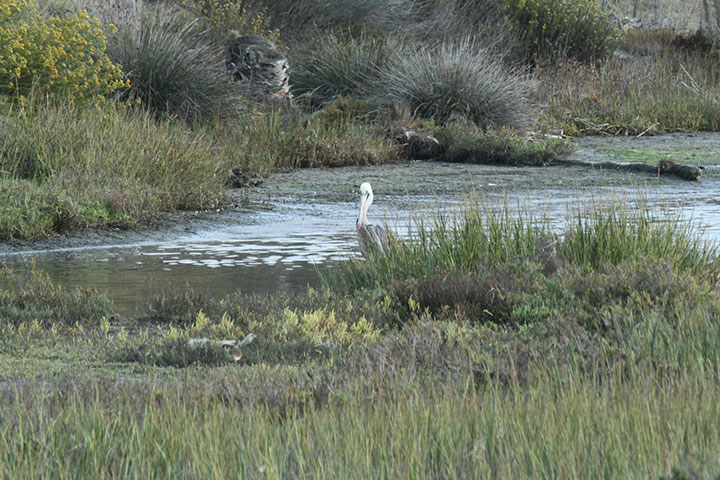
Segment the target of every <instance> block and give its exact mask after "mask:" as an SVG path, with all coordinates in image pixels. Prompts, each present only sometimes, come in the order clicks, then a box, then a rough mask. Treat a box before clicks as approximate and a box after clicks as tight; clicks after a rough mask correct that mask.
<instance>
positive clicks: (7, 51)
mask: <svg viewBox="0 0 720 480" xmlns="http://www.w3.org/2000/svg"><path fill="white" fill-rule="evenodd" d="M111 28H112V27H111ZM0 38H2V42H0V93H5V94H11V95H18V96H20V98H23V97H24V96H25V95H27V93H28V92H29V90H30V89H31V88H33V86H36V87H37V88H39V89H41V90H42V91H47V92H52V93H60V94H65V95H67V96H69V97H70V98H73V99H85V98H89V97H100V96H102V95H106V94H108V93H111V92H113V91H115V90H117V89H118V88H121V87H123V86H128V85H127V82H126V81H125V80H124V77H123V73H122V70H121V68H120V66H118V65H115V64H114V63H112V62H111V61H110V60H109V59H108V57H107V55H106V54H105V48H106V45H107V41H106V38H105V34H104V32H103V30H102V28H101V25H100V22H99V21H98V20H97V19H95V18H91V17H90V16H89V15H88V13H87V12H86V11H82V12H80V13H77V14H75V15H73V16H71V17H68V18H58V17H50V18H48V19H43V18H42V17H41V16H40V13H39V11H38V5H37V2H36V1H35V0H3V1H2V3H0Z"/></svg>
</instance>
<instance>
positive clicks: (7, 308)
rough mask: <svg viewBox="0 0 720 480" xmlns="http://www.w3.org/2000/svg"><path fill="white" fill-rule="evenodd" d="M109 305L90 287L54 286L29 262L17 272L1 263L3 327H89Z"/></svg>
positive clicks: (106, 313) (106, 311) (102, 296)
mask: <svg viewBox="0 0 720 480" xmlns="http://www.w3.org/2000/svg"><path fill="white" fill-rule="evenodd" d="M111 308H112V302H111V301H110V300H109V299H108V298H107V296H105V295H104V294H102V293H100V292H98V291H96V290H94V289H92V288H75V289H65V288H63V287H60V286H58V285H55V284H53V282H52V280H51V279H50V277H49V276H48V275H47V274H46V273H45V272H43V271H41V270H38V269H36V268H35V265H34V264H32V263H31V264H28V265H27V268H26V269H25V270H23V271H19V272H15V271H11V270H9V269H8V268H7V267H5V266H2V265H0V317H1V318H2V321H3V323H4V326H5V325H7V324H10V325H12V326H14V327H20V326H21V325H22V328H31V325H35V326H37V327H43V328H47V327H50V326H52V325H53V324H55V323H58V324H64V325H82V326H92V325H97V324H98V323H99V322H100V319H101V318H102V317H103V316H105V315H108V314H109V312H110V310H111Z"/></svg>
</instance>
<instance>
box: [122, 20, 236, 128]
mask: <svg viewBox="0 0 720 480" xmlns="http://www.w3.org/2000/svg"><path fill="white" fill-rule="evenodd" d="M174 18H175V19H177V18H180V17H175V16H173V15H171V13H170V12H165V11H164V10H157V11H155V12H154V13H148V12H146V11H141V12H138V13H137V15H136V16H135V18H130V19H129V21H128V22H127V23H125V24H121V25H119V26H118V28H119V31H118V34H117V35H116V36H115V37H114V38H113V40H112V42H110V44H109V45H108V54H109V55H110V58H112V59H113V60H114V61H116V62H118V63H120V64H121V65H123V67H124V68H125V70H126V71H127V75H128V77H129V79H130V88H129V89H126V90H125V91H124V92H123V94H122V98H126V99H130V100H137V99H140V100H141V101H142V103H144V104H145V105H147V106H149V107H151V108H153V109H154V110H155V111H156V112H166V113H169V114H174V115H180V116H182V117H185V118H188V119H190V120H198V119H201V118H207V117H210V116H211V115H213V114H215V113H223V114H228V113H230V112H233V111H234V102H233V98H232V95H231V93H230V92H231V85H230V82H229V77H228V76H227V75H226V74H225V72H224V71H223V67H222V64H223V63H222V52H221V51H219V50H217V49H214V48H213V47H211V46H210V44H209V43H207V42H206V40H205V39H204V37H203V35H202V34H200V33H199V32H198V31H197V29H196V28H195V24H194V23H193V22H188V23H184V24H179V25H178V24H176V23H173V19H174Z"/></svg>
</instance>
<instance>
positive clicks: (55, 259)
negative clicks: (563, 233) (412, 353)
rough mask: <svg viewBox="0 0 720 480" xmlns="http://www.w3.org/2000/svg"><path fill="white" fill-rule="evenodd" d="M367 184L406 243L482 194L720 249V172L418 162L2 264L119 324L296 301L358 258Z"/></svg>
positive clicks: (5, 258)
mask: <svg viewBox="0 0 720 480" xmlns="http://www.w3.org/2000/svg"><path fill="white" fill-rule="evenodd" d="M716 140H717V142H716V143H712V142H711V143H710V144H711V145H715V146H717V145H720V136H717V138H716ZM665 142H666V144H667V140H666V141H665ZM592 148H600V147H592ZM713 148H716V147H713ZM579 151H580V152H582V149H581V150H579ZM614 152H615V153H613V155H615V157H614V158H615V159H617V158H618V157H617V154H616V151H614ZM596 159H597V156H594V157H593V160H596ZM362 181H369V182H371V183H372V184H373V188H374V190H375V203H374V204H373V206H372V207H371V209H370V213H369V217H370V220H371V221H375V222H385V223H387V224H388V225H389V226H390V227H391V228H393V229H394V230H395V231H397V232H399V234H400V235H401V236H402V235H407V225H408V223H409V222H408V219H409V218H410V217H411V216H412V215H416V216H417V215H422V214H423V212H425V211H427V210H428V209H439V210H440V211H451V210H453V209H454V208H456V207H457V206H458V205H461V204H462V203H463V202H464V200H463V197H465V198H466V197H467V194H468V193H471V192H474V194H475V195H477V198H479V199H480V200H481V201H482V202H483V203H484V204H485V205H486V206H487V208H488V209H490V210H495V209H498V210H501V209H503V208H505V205H507V206H508V208H509V209H510V210H512V211H515V212H517V211H523V212H529V213H532V214H533V215H535V216H539V215H546V216H548V217H549V218H550V219H551V220H552V221H553V222H554V225H556V226H557V228H558V229H562V225H563V224H564V222H565V220H566V218H567V212H568V210H569V211H571V212H572V211H576V210H577V208H578V206H579V205H582V204H585V205H587V204H588V203H589V202H591V201H594V202H596V203H605V202H610V201H617V200H618V199H624V200H628V201H630V202H632V201H634V200H637V199H640V198H642V199H643V200H642V202H643V203H644V204H646V205H647V206H648V207H649V208H651V209H653V210H655V211H657V212H662V215H668V214H669V215H673V214H677V213H681V214H683V215H685V216H687V217H688V218H689V221H692V222H693V223H695V224H697V225H698V226H699V227H700V229H701V231H702V235H703V236H704V237H705V238H707V239H709V240H712V241H718V240H720V169H718V168H717V167H713V168H710V169H708V171H706V174H705V175H704V177H703V178H702V179H701V181H700V182H683V181H678V180H673V179H656V178H652V177H648V176H644V175H637V174H628V173H617V172H603V171H596V170H592V169H589V168H583V167H548V168H516V167H494V166H482V165H459V164H442V163H427V162H414V163H409V164H399V165H385V166H379V167H362V168H360V167H351V168H342V169H317V170H304V171H299V172H293V173H288V174H278V175H275V176H273V177H271V178H270V179H268V180H267V181H266V182H265V183H264V184H263V185H262V186H261V187H260V188H258V189H257V190H256V191H254V192H253V193H252V195H251V202H250V204H249V205H245V206H243V207H242V208H237V209H230V210H226V211H223V212H219V213H217V214H213V215H205V216H203V217H202V219H201V220H194V219H193V218H188V217H187V216H179V217H178V218H177V225H176V226H174V227H177V228H168V229H165V230H161V231H154V232H126V233H118V234H116V235H114V236H112V237H107V238H102V237H101V238H99V239H98V238H95V239H94V240H93V241H86V240H85V239H83V238H82V237H80V238H77V239H71V240H70V241H64V242H61V243H60V244H59V246H55V245H48V244H46V245H44V246H43V247H42V248H40V247H36V246H31V247H28V248H10V247H7V246H6V247H0V261H2V262H4V263H5V264H6V265H8V266H10V268H18V269H19V268H24V263H25V262H27V261H28V260H30V259H33V261H34V262H35V264H36V265H37V266H38V267H39V268H41V269H43V270H45V271H47V272H48V273H49V275H50V276H51V277H52V278H53V280H54V281H56V282H57V283H59V284H61V285H64V286H93V287H96V288H98V289H99V290H102V291H107V292H108V295H109V296H110V297H111V298H112V299H113V300H114V301H115V305H116V308H117V310H118V313H119V314H121V315H132V314H134V313H136V312H138V311H139V310H141V309H142V308H143V307H144V305H145V304H146V303H147V302H148V300H149V299H150V298H151V297H152V296H154V295H158V294H161V293H164V292H168V291H184V290H185V289H188V288H190V289H192V290H194V291H196V292H199V293H203V294H207V295H212V296H219V295H223V294H226V293H230V292H233V291H236V290H238V289H239V290H242V291H245V292H278V291H297V290H300V289H302V288H305V286H306V285H317V284H318V283H319V279H318V275H317V268H318V267H319V266H326V265H330V264H332V263H333V262H339V261H343V260H346V259H348V258H350V257H351V256H353V255H357V247H356V244H357V242H356V237H355V229H354V222H355V217H356V215H357V201H358V197H359V195H358V186H359V184H360V183H361V182H362ZM48 247H49V248H48Z"/></svg>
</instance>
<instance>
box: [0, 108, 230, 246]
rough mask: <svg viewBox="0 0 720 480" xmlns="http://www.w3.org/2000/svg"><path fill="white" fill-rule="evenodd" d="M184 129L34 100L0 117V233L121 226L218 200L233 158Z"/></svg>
mask: <svg viewBox="0 0 720 480" xmlns="http://www.w3.org/2000/svg"><path fill="white" fill-rule="evenodd" d="M217 152H218V148H217V145H216V144H215V143H214V142H212V141H211V140H210V139H209V137H207V136H206V135H203V134H202V133H200V132H193V131H191V130H189V129H188V128H187V126H186V125H184V124H182V123H175V122H173V121H157V120H156V119H155V118H154V117H153V115H151V114H149V113H147V112H143V111H141V110H132V109H128V110H126V109H124V108H123V107H121V106H118V107H115V106H105V107H100V106H98V107H90V108H84V107H81V106H75V105H55V104H48V103H44V102H41V101H38V102H33V103H32V104H31V105H30V106H28V107H27V108H25V109H15V110H12V111H10V112H8V113H7V114H6V115H4V116H2V117H0V172H2V176H1V177H0V183H2V185H3V189H2V191H0V196H2V198H3V200H4V201H3V202H2V204H1V205H0V212H1V213H0V236H2V237H3V238H13V237H17V238H35V237H38V236H41V235H46V234H48V233H51V232H57V231H63V230H67V229H75V228H82V227H88V226H103V225H111V226H120V227H126V226H130V225H133V224H135V223H137V222H138V221H148V220H151V219H152V218H153V217H154V216H156V215H157V213H158V212H161V211H168V210H173V209H185V208H208V207H210V206H213V205H217V204H218V203H219V202H220V201H222V199H223V198H224V185H225V182H226V180H227V175H228V173H227V171H228V170H229V167H230V164H229V162H230V161H231V160H230V159H229V158H227V157H221V156H218V155H217Z"/></svg>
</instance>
